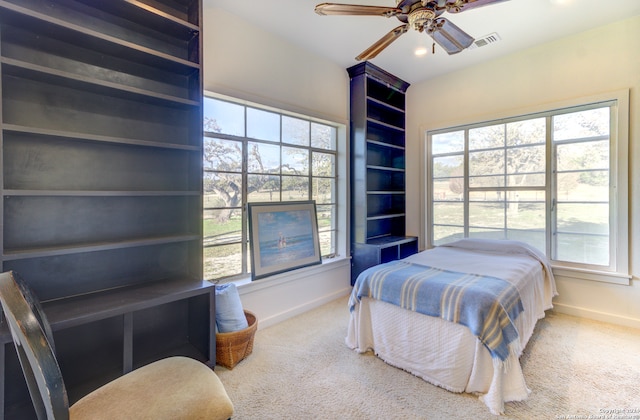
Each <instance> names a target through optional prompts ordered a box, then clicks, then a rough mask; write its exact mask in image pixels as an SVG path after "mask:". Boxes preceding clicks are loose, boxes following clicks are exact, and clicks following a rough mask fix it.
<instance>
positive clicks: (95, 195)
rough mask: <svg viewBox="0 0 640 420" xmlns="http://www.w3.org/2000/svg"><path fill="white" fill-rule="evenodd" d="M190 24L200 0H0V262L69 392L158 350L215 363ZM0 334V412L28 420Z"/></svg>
mask: <svg viewBox="0 0 640 420" xmlns="http://www.w3.org/2000/svg"><path fill="white" fill-rule="evenodd" d="M201 24H202V1H201V0H110V1H95V0H47V1H44V0H0V78H1V83H2V87H1V89H0V94H1V99H2V102H1V103H0V110H1V113H0V115H1V120H0V150H1V154H0V162H1V163H2V168H3V170H2V171H1V173H0V188H1V189H0V194H1V195H2V207H1V208H0V224H1V225H2V230H1V233H0V236H1V238H0V239H1V240H0V264H2V271H9V270H14V271H16V272H17V273H18V274H19V275H20V276H22V277H23V278H24V280H25V281H26V282H27V283H28V284H29V285H30V286H31V288H32V289H33V290H34V292H35V294H36V295H37V296H38V297H39V298H40V300H42V301H43V302H44V303H43V306H44V309H45V313H46V314H47V316H48V318H49V320H50V322H51V324H52V327H53V330H54V339H55V342H56V343H55V344H56V351H57V356H58V359H59V362H60V366H61V369H62V373H63V377H64V378H65V383H66V385H67V388H68V392H69V395H70V400H71V402H74V401H75V400H77V399H79V398H80V397H81V396H83V395H85V394H86V393H88V392H90V391H91V390H93V389H95V388H97V387H98V386H100V385H102V384H104V383H106V382H108V381H110V380H112V379H114V378H116V377H118V376H120V375H122V374H123V373H126V372H128V371H130V370H132V369H135V368H136V367H139V366H142V365H144V364H147V363H150V362H152V361H154V360H158V359H160V358H163V357H167V356H172V355H185V356H189V357H193V358H195V359H198V360H201V361H203V362H205V363H208V364H209V365H210V366H212V367H213V365H215V294H214V289H215V288H214V285H213V284H212V283H209V282H204V281H202V223H201V220H202V63H201V58H202V37H201ZM0 340H1V344H2V346H1V347H0V418H3V417H4V418H30V417H33V416H34V411H33V408H32V405H31V402H30V397H29V395H28V391H27V389H26V385H25V384H24V379H23V376H22V371H21V368H20V365H19V362H18V360H17V357H16V354H15V349H14V348H13V343H12V341H11V336H10V335H9V333H8V331H7V330H6V326H5V325H0Z"/></svg>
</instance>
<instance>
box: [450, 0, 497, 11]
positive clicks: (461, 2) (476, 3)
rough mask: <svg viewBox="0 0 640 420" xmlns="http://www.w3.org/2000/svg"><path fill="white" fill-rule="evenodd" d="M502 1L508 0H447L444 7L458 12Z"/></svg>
mask: <svg viewBox="0 0 640 420" xmlns="http://www.w3.org/2000/svg"><path fill="white" fill-rule="evenodd" d="M504 1H508V0H457V1H453V2H451V1H450V2H448V3H447V5H446V8H447V12H449V13H459V12H465V11H467V10H471V9H477V8H478V7H483V6H488V5H490V4H494V3H502V2H504Z"/></svg>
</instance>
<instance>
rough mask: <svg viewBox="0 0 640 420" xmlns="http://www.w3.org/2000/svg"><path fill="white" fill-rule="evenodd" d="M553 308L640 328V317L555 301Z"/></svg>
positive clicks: (563, 312) (564, 312)
mask: <svg viewBox="0 0 640 420" xmlns="http://www.w3.org/2000/svg"><path fill="white" fill-rule="evenodd" d="M553 310H554V311H555V312H558V313H562V314H567V315H572V316H577V317H579V318H586V319H593V320H596V321H602V322H608V323H610V324H616V325H622V326H625V327H632V328H638V329H640V319H635V318H629V317H626V316H621V315H616V314H611V313H606V312H598V311H594V310H592V309H586V308H580V307H577V306H571V305H565V304H562V303H554V304H553Z"/></svg>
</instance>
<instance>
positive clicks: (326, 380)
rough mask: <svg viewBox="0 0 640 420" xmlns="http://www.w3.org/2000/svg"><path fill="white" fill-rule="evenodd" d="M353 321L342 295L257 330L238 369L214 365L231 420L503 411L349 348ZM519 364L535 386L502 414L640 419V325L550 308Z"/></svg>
mask: <svg viewBox="0 0 640 420" xmlns="http://www.w3.org/2000/svg"><path fill="white" fill-rule="evenodd" d="M247 309H249V310H251V308H247ZM347 320H348V309H347V299H346V298H341V299H338V300H336V301H334V302H331V303H329V304H326V305H324V306H322V307H320V308H318V309H315V310H313V311H310V312H307V313H305V314H302V315H300V316H298V317H295V318H293V319H290V320H288V321H285V322H283V323H280V324H278V325H275V326H272V327H269V328H266V329H264V330H258V332H257V334H256V337H255V345H254V350H253V353H252V354H251V355H250V356H249V357H248V358H247V359H245V360H243V361H242V362H240V364H238V365H237V366H236V367H235V368H234V369H233V370H227V369H225V368H223V367H220V366H217V367H216V372H217V373H218V375H219V377H220V379H221V380H222V382H223V384H224V385H225V387H226V389H227V392H228V394H229V397H230V398H231V400H232V401H233V403H234V405H235V409H236V413H235V415H234V417H233V419H238V420H240V419H485V418H486V419H491V418H494V419H495V418H496V417H495V416H493V415H491V414H490V413H489V411H488V409H487V408H486V406H485V405H484V404H483V403H482V402H480V401H479V400H478V398H477V397H476V396H474V395H469V394H454V393H451V392H448V391H445V390H443V389H441V388H438V387H436V386H433V385H431V384H429V383H427V382H425V381H423V380H422V379H419V378H417V377H415V376H413V375H411V374H409V373H406V372H404V371H402V370H399V369H397V368H394V367H391V366H389V365H387V364H385V363H384V362H382V361H381V360H380V359H378V358H377V357H375V356H374V355H373V354H371V353H367V354H364V355H362V354H357V353H355V352H354V351H352V350H350V349H349V348H347V347H346V345H345V344H344V337H345V335H346V328H347ZM521 363H522V365H523V370H524V374H525V377H526V380H527V385H528V386H529V388H530V389H532V393H531V395H530V397H529V399H528V400H526V401H524V402H519V403H507V404H506V407H505V410H506V413H505V415H504V416H502V418H506V419H560V418H572V416H573V418H589V416H592V417H590V418H607V417H597V416H601V415H602V416H604V415H606V411H607V410H610V411H612V412H613V411H614V410H618V416H619V417H608V418H620V419H622V418H636V419H640V391H639V386H640V330H636V329H631V328H625V327H619V326H615V325H610V324H606V323H601V322H596V321H589V320H584V319H581V318H575V317H571V316H567V315H562V314H556V313H547V317H546V318H545V319H542V320H540V321H539V322H538V325H537V327H536V331H535V332H534V335H533V337H532V338H531V340H530V342H529V345H528V346H527V348H526V350H525V352H524V354H523V355H522V357H521ZM623 410H626V413H625V412H623ZM563 416H565V417H563ZM578 416H584V417H578Z"/></svg>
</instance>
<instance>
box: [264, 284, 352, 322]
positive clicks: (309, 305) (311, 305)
mask: <svg viewBox="0 0 640 420" xmlns="http://www.w3.org/2000/svg"><path fill="white" fill-rule="evenodd" d="M349 293H351V287H346V288H344V289H342V290H338V291H335V292H332V293H330V294H328V295H325V296H322V297H319V298H317V299H314V300H312V301H309V302H304V303H303V304H301V305H298V306H295V307H291V308H287V309H286V310H284V311H282V312H279V313H277V314H273V315H271V316H267V317H266V318H264V319H261V320H260V322H259V323H258V329H262V328H267V327H270V326H272V325H275V324H278V323H280V322H282V321H286V320H287V319H289V318H293V317H294V316H296V315H300V314H303V313H305V312H308V311H310V310H312V309H315V308H317V307H319V306H322V305H324V304H325V303H329V302H332V301H334V300H336V299H338V298H341V297H343V296H347V295H348V294H349ZM347 311H348V309H347V307H346V306H345V316H347V313H348V312H347Z"/></svg>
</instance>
